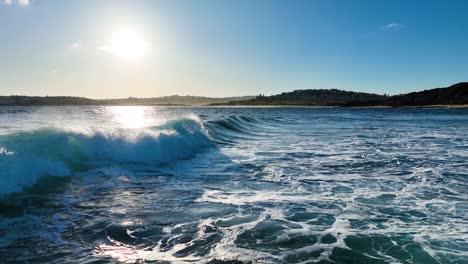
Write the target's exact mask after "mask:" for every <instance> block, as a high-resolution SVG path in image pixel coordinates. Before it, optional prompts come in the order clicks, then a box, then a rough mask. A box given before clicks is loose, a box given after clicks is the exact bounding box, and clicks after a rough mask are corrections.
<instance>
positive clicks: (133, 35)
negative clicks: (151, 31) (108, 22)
mask: <svg viewBox="0 0 468 264" xmlns="http://www.w3.org/2000/svg"><path fill="white" fill-rule="evenodd" d="M146 47H147V44H146V41H145V39H144V38H143V34H141V32H139V31H138V30H136V29H134V28H131V27H120V28H117V29H115V30H114V32H113V33H112V36H111V40H110V43H109V44H108V45H107V46H105V47H103V48H102V49H103V50H106V51H108V52H110V53H112V54H114V55H115V56H117V57H119V58H121V59H124V60H127V61H135V60H139V59H142V58H143V57H144V56H145V52H146Z"/></svg>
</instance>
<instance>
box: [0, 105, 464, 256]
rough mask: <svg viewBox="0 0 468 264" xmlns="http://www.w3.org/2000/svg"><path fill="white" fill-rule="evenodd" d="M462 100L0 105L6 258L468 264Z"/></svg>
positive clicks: (1, 231) (1, 250)
mask: <svg viewBox="0 0 468 264" xmlns="http://www.w3.org/2000/svg"><path fill="white" fill-rule="evenodd" d="M467 190H468V110H467V109H358V108H356V109H344V108H222V107H149V106H148V107H143V106H115V107H114V106H106V107H104V106H103V107H101V106H96V107H67V106H63V107H0V259H1V261H0V262H2V263H18V262H19V263H211V264H214V263H468V253H467V252H468V193H467Z"/></svg>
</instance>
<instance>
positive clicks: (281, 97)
mask: <svg viewBox="0 0 468 264" xmlns="http://www.w3.org/2000/svg"><path fill="white" fill-rule="evenodd" d="M467 104H468V82H462V83H458V84H455V85H452V86H450V87H447V88H435V89H430V90H424V91H421V92H412V93H407V94H400V95H394V96H388V95H379V94H371V93H360V92H351V91H343V90H338V89H309V90H296V91H292V92H288V93H282V94H278V95H272V96H263V95H258V96H257V97H256V98H254V99H249V100H245V101H232V102H229V103H227V104H225V103H223V104H215V105H231V106H241V105H244V106H254V105H258V106H259V105H266V106H268V105H270V106H275V105H277V106H279V105H284V106H342V107H357V106H364V107H365V106H369V107H371V106H388V107H403V106H435V105H467Z"/></svg>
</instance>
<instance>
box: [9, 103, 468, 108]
mask: <svg viewBox="0 0 468 264" xmlns="http://www.w3.org/2000/svg"><path fill="white" fill-rule="evenodd" d="M63 106H66V107H70V106H77V107H102V106H153V107H209V108H371V109H397V108H429V109H430V108H436V109H445V108H455V109H464V108H468V104H461V105H460V104H458V105H447V104H443V105H405V106H389V105H373V106H337V105H335V106H333V105H155V104H115V105H112V104H103V105H99V104H97V105H85V104H82V105H73V104H70V105H67V104H64V105H0V107H63Z"/></svg>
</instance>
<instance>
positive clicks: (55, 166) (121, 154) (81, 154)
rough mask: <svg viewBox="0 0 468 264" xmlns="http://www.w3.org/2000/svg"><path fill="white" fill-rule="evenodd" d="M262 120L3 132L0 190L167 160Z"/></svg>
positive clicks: (230, 138)
mask: <svg viewBox="0 0 468 264" xmlns="http://www.w3.org/2000/svg"><path fill="white" fill-rule="evenodd" d="M258 124H260V123H259V122H258V121H256V120H254V119H252V118H248V117H242V116H230V117H226V118H222V119H219V120H213V121H207V122H205V123H202V122H201V121H200V120H198V119H197V118H184V119H177V120H173V121H169V122H167V123H166V124H164V125H161V126H157V127H150V128H144V129H114V130H94V131H88V132H83V131H81V132H77V131H64V130H60V129H43V130H36V131H32V132H22V133H15V134H7V135H1V136H0V195H2V194H7V193H11V192H17V191H21V190H22V189H23V188H24V187H28V186H32V185H33V184H34V183H35V182H36V181H37V180H38V179H39V178H40V177H41V176H46V175H47V176H71V175H72V174H73V173H74V172H78V171H86V170H89V169H92V168H94V167H98V166H105V165H106V164H113V163H146V164H160V163H167V162H170V161H173V160H177V159H180V158H187V157H191V156H193V155H195V154H196V153H198V152H200V151H201V150H203V149H205V148H207V147H210V146H213V145H214V144H216V143H221V144H223V143H224V144H229V143H233V142H235V140H236V139H238V138H239V137H243V136H249V135H250V136H252V135H255V132H256V131H258V130H259V129H260V128H259V127H258Z"/></svg>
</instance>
